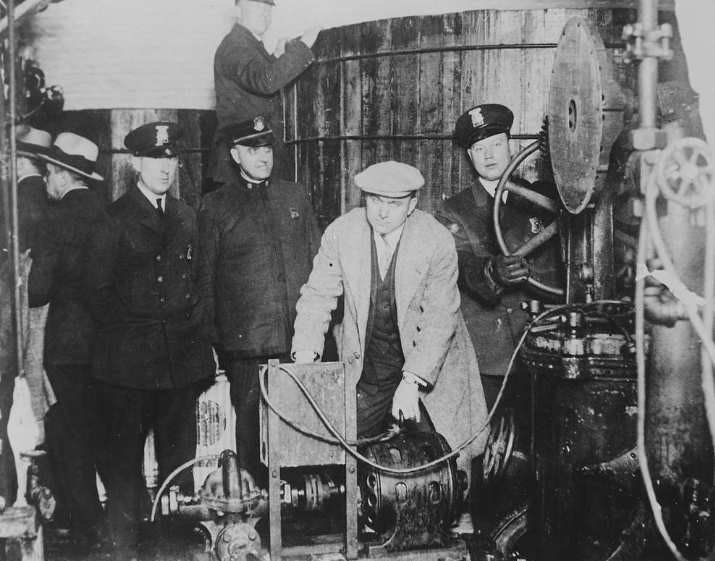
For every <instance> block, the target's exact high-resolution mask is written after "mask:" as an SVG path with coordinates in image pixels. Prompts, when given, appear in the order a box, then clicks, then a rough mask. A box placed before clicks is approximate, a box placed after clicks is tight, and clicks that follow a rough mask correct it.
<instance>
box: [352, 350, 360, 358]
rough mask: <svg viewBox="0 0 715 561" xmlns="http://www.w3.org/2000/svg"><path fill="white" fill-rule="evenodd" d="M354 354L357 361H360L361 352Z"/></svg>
mask: <svg viewBox="0 0 715 561" xmlns="http://www.w3.org/2000/svg"><path fill="white" fill-rule="evenodd" d="M353 354H354V355H355V360H360V353H359V352H357V351H355V352H354V353H353Z"/></svg>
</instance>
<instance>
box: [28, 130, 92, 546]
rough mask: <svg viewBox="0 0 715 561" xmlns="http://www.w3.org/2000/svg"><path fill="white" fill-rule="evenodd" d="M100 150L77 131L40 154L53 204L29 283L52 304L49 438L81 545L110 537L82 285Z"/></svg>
mask: <svg viewBox="0 0 715 561" xmlns="http://www.w3.org/2000/svg"><path fill="white" fill-rule="evenodd" d="M98 152H99V150H98V148H97V145H96V144H94V142H92V141H90V140H88V139H87V138H84V137H82V136H79V135H77V134H74V133H70V132H63V133H61V134H59V135H58V136H57V138H56V139H55V142H54V144H53V145H52V146H51V147H50V148H49V150H47V151H43V152H40V154H39V155H40V157H41V158H42V159H43V160H44V161H45V163H46V165H47V175H46V179H47V195H48V197H49V199H50V201H51V204H50V205H48V208H47V218H46V220H45V221H43V222H42V223H41V224H40V226H39V228H38V233H37V237H36V240H35V242H34V243H33V247H32V268H31V270H30V276H29V281H28V299H29V304H30V306H33V307H34V306H43V305H45V304H47V303H49V305H50V306H49V312H48V316H47V324H46V327H45V347H44V366H45V370H46V372H47V376H48V378H49V380H50V383H51V384H52V389H53V390H54V393H55V396H56V398H57V403H55V404H54V405H53V406H52V408H51V409H50V411H49V412H48V414H47V417H46V423H45V428H46V433H47V434H46V440H47V446H48V449H49V452H50V456H51V458H52V460H53V465H54V468H55V470H56V473H57V475H58V482H59V485H58V489H57V491H58V494H59V497H58V499H59V502H60V504H61V505H63V506H64V510H65V513H66V514H67V516H68V518H69V522H70V525H71V526H70V529H71V531H72V534H73V537H74V538H75V540H77V541H78V542H79V543H80V544H81V545H91V544H94V543H97V542H99V541H101V540H102V538H103V535H102V525H101V521H102V518H103V516H102V508H101V506H100V504H99V498H98V495H97V485H96V475H95V461H94V453H93V448H92V444H91V434H90V428H91V427H93V426H94V425H95V422H94V419H93V417H92V412H91V410H90V404H91V403H92V402H93V401H94V400H93V398H92V397H91V396H90V392H91V383H90V382H91V369H90V364H91V351H92V347H93V344H94V334H95V327H94V323H93V321H92V318H91V316H90V314H89V311H88V310H87V308H86V307H85V304H84V301H83V297H84V291H83V288H82V261H83V257H84V246H85V244H86V242H87V239H88V237H89V232H90V225H91V223H92V222H93V221H94V220H95V219H96V218H97V217H98V216H99V215H100V214H101V212H102V209H103V208H104V202H103V201H102V199H101V198H100V197H99V195H98V194H97V193H96V192H95V191H94V189H92V188H91V186H90V185H91V182H92V181H94V180H101V179H102V177H101V176H100V175H98V174H97V173H96V172H95V167H96V164H97V154H98Z"/></svg>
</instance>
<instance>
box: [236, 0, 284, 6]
mask: <svg viewBox="0 0 715 561" xmlns="http://www.w3.org/2000/svg"><path fill="white" fill-rule="evenodd" d="M249 1H250V2H259V3H261V4H268V5H269V6H275V5H276V3H275V2H274V1H273V0H249ZM237 3H238V2H237Z"/></svg>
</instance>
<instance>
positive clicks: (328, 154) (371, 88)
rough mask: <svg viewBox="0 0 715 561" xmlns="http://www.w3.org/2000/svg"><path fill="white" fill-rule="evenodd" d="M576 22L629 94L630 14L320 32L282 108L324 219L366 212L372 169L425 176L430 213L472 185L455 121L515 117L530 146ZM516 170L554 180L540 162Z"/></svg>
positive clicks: (513, 14) (447, 18) (428, 19)
mask: <svg viewBox="0 0 715 561" xmlns="http://www.w3.org/2000/svg"><path fill="white" fill-rule="evenodd" d="M574 16H580V17H582V18H584V19H586V20H588V21H590V22H593V23H594V24H595V25H596V27H597V28H598V29H599V31H600V34H601V37H602V39H603V42H604V44H605V46H606V50H607V52H608V54H609V58H611V59H612V60H613V63H614V65H615V68H616V72H617V74H618V78H617V79H618V80H619V81H620V82H621V83H622V84H624V85H626V86H627V87H631V88H632V87H633V86H634V84H635V82H634V79H635V77H634V71H635V69H634V68H633V67H632V66H627V65H626V64H625V63H624V62H623V53H624V49H623V44H622V40H621V33H622V29H623V26H624V25H625V24H626V23H632V22H634V21H636V19H637V12H636V11H635V10H632V9H597V8H589V9H540V10H518V11H517V10H511V11H502V10H479V11H471V12H464V13H457V14H447V15H437V16H421V17H406V18H399V19H388V20H381V21H376V22H367V23H362V24H357V25H350V26H346V27H342V28H337V29H331V30H326V31H324V32H323V33H321V35H320V37H319V40H318V42H317V43H316V46H315V51H316V56H317V61H316V63H315V64H314V65H313V66H312V67H311V68H310V69H309V70H308V71H307V72H306V73H305V74H304V75H303V76H302V77H301V78H300V79H299V80H298V81H297V82H296V83H295V84H294V85H293V86H292V87H291V88H289V89H288V90H287V92H286V107H285V110H286V138H287V139H288V142H289V144H290V145H292V146H293V147H294V149H295V155H296V175H297V177H298V180H299V181H301V182H302V183H303V184H304V185H306V187H308V188H309V189H310V190H311V193H312V196H313V201H314V204H315V206H316V209H317V211H318V214H319V216H320V219H321V223H322V224H323V225H325V224H327V223H329V222H330V221H331V220H332V219H334V218H335V217H337V216H338V215H340V214H342V213H344V212H345V211H347V210H350V209H351V208H353V207H355V206H358V205H359V204H360V193H359V191H358V190H357V189H356V188H355V186H354V184H353V183H352V177H353V176H354V175H355V174H356V173H357V172H359V171H360V170H362V169H364V168H365V167H367V166H368V165H370V164H373V163H375V162H379V161H383V160H387V159H394V160H399V161H402V162H406V163H409V164H412V165H415V166H416V167H417V168H419V169H420V170H421V171H422V173H423V174H424V176H425V178H426V181H427V185H426V187H425V189H424V191H423V194H422V196H421V200H420V207H421V208H423V209H424V210H427V211H432V210H433V209H434V208H435V206H436V205H437V204H438V202H439V201H440V200H441V199H442V197H443V196H444V197H447V196H450V195H451V194H453V193H456V192H458V191H460V190H461V189H463V188H465V187H466V186H467V185H469V184H470V183H471V182H472V181H473V178H474V176H473V171H472V168H471V165H470V164H469V163H468V161H467V159H466V155H465V153H464V150H461V149H459V148H458V147H457V146H456V145H454V144H453V142H452V140H451V135H452V130H453V127H454V123H455V121H456V120H457V118H458V117H459V115H460V114H462V113H463V112H464V111H466V110H467V109H469V108H470V107H472V106H474V105H477V104H479V103H486V102H498V103H503V104H505V105H507V106H509V107H510V108H511V109H512V110H513V111H514V114H515V121H514V125H513V128H512V133H513V141H512V151H513V153H514V154H516V153H517V152H518V151H519V150H520V149H521V148H523V147H524V146H526V145H528V144H529V143H531V142H532V141H533V140H534V139H535V138H537V135H538V134H539V132H540V131H541V129H542V126H543V120H544V117H545V115H546V109H547V102H548V92H549V81H550V76H551V68H552V65H553V60H554V56H555V52H556V45H557V43H558V40H559V37H560V35H561V32H562V30H563V28H564V25H565V24H566V22H567V21H568V20H569V19H570V18H572V17H574ZM519 174H520V175H521V176H523V177H525V178H527V179H530V180H533V179H536V178H537V177H539V178H542V179H550V175H549V174H550V170H549V169H548V165H544V163H543V161H542V158H541V156H540V155H539V156H533V157H532V158H530V159H528V160H527V161H526V162H525V163H524V165H523V167H522V169H520V170H519Z"/></svg>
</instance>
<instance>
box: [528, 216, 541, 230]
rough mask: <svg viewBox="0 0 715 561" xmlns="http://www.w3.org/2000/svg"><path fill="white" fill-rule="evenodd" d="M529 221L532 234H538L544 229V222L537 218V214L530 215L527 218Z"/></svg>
mask: <svg viewBox="0 0 715 561" xmlns="http://www.w3.org/2000/svg"><path fill="white" fill-rule="evenodd" d="M529 223H530V224H531V233H532V234H538V233H539V232H543V230H544V224H543V223H542V222H541V220H539V218H538V217H537V216H532V217H531V218H529Z"/></svg>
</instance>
